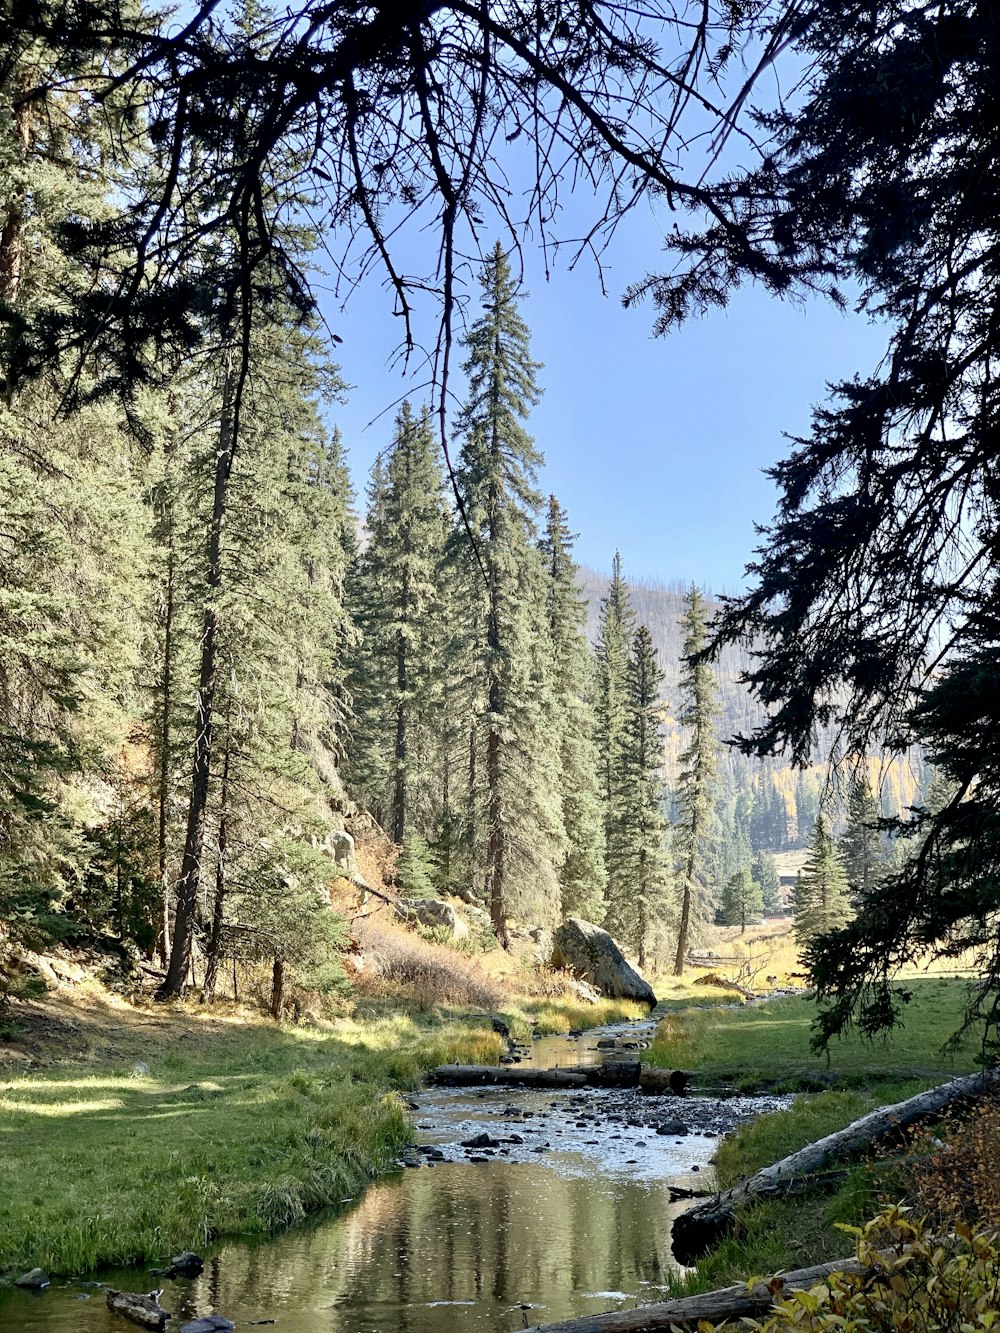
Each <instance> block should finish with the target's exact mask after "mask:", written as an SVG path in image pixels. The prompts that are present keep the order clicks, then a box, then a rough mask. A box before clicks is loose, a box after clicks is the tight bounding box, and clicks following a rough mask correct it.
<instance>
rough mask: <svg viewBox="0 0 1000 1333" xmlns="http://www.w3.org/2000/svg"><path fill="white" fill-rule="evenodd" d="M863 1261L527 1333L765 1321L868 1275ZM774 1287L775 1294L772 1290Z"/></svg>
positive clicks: (646, 1332)
mask: <svg viewBox="0 0 1000 1333" xmlns="http://www.w3.org/2000/svg"><path fill="white" fill-rule="evenodd" d="M865 1271H866V1269H865V1267H864V1266H863V1265H862V1264H860V1263H859V1262H858V1260H857V1259H831V1260H830V1261H829V1262H828V1263H825V1264H815V1265H814V1266H813V1267H812V1268H797V1269H795V1270H794V1271H793V1272H791V1273H783V1274H782V1275H781V1276H780V1277H775V1278H772V1279H771V1280H770V1282H763V1281H761V1282H755V1283H754V1284H753V1285H752V1286H751V1285H748V1284H747V1283H746V1282H740V1283H737V1285H736V1286H734V1287H722V1288H720V1289H719V1290H717V1291H703V1292H701V1293H700V1294H699V1295H697V1296H682V1297H680V1299H679V1300H675V1301H664V1302H663V1303H662V1304H659V1305H640V1306H638V1307H637V1308H636V1309H634V1310H615V1311H613V1312H612V1313H610V1314H591V1315H583V1316H582V1317H581V1318H579V1319H563V1320H561V1321H560V1322H559V1323H558V1324H537V1325H535V1327H533V1328H530V1329H528V1330H526V1333H659V1331H660V1330H662V1333H669V1331H670V1329H672V1328H673V1327H675V1326H677V1327H681V1328H682V1327H685V1326H687V1325H691V1326H697V1325H698V1324H699V1323H700V1322H701V1321H702V1320H707V1321H708V1323H710V1324H715V1325H721V1324H735V1323H737V1322H738V1321H739V1320H742V1319H760V1318H761V1317H762V1316H764V1315H766V1314H767V1313H768V1311H769V1310H770V1309H771V1308H772V1307H773V1305H774V1302H775V1300H776V1299H780V1298H781V1297H782V1296H783V1295H784V1294H785V1293H786V1292H789V1291H808V1290H809V1288H810V1287H814V1286H815V1285H816V1283H817V1282H822V1280H823V1278H825V1277H829V1275H830V1274H831V1273H863V1272H865ZM772 1287H773V1291H772Z"/></svg>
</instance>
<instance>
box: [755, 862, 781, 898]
mask: <svg viewBox="0 0 1000 1333" xmlns="http://www.w3.org/2000/svg"><path fill="white" fill-rule="evenodd" d="M751 873H752V874H753V877H754V879H755V880H756V882H757V884H758V885H759V886H760V895H761V903H762V906H763V910H764V912H765V913H774V912H778V911H780V910H781V878H780V876H779V875H778V867H777V864H776V863H775V860H774V857H773V856H772V855H771V853H770V852H758V853H757V855H756V856H755V857H754V858H753V866H752V870H751Z"/></svg>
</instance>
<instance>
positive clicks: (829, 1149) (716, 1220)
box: [673, 1070, 1000, 1263]
mask: <svg viewBox="0 0 1000 1333" xmlns="http://www.w3.org/2000/svg"><path fill="white" fill-rule="evenodd" d="M998 1089H1000V1070H990V1071H988V1072H985V1073H980V1074H968V1075H966V1076H965V1077H964V1078H956V1079H952V1080H951V1081H950V1082H948V1083H942V1084H939V1085H938V1087H936V1088H931V1089H929V1090H928V1091H927V1092H920V1093H917V1095H916V1096H915V1097H908V1098H907V1099H906V1101H903V1102H896V1103H895V1104H894V1105H892V1106H881V1107H879V1108H878V1110H875V1111H869V1112H868V1114H867V1115H863V1116H862V1117H861V1119H860V1120H855V1121H854V1122H853V1123H852V1124H850V1125H848V1126H847V1127H846V1129H841V1130H837V1132H836V1133H834V1134H827V1135H826V1136H825V1138H822V1139H817V1140H816V1142H815V1143H808V1144H806V1146H805V1147H804V1148H800V1149H799V1150H798V1152H793V1153H790V1154H789V1156H787V1157H783V1158H782V1159H781V1161H780V1162H775V1163H774V1164H773V1166H766V1167H764V1169H763V1170H761V1171H758V1172H757V1174H756V1175H754V1176H751V1177H750V1179H749V1180H745V1181H743V1183H742V1184H740V1185H735V1186H734V1187H733V1188H732V1189H729V1190H726V1191H725V1192H724V1193H722V1194H716V1195H714V1196H713V1197H712V1198H711V1199H708V1200H707V1201H706V1202H705V1203H700V1204H697V1205H696V1206H695V1207H694V1208H689V1209H688V1211H687V1212H685V1213H681V1215H680V1217H678V1218H677V1219H676V1220H675V1222H674V1227H673V1251H674V1254H675V1255H676V1257H677V1258H678V1259H679V1260H680V1262H681V1263H691V1262H692V1261H693V1260H695V1259H696V1258H697V1257H698V1256H699V1255H701V1254H704V1253H705V1251H706V1250H708V1249H710V1248H711V1246H712V1245H714V1244H715V1243H716V1241H718V1239H719V1238H720V1237H721V1236H722V1235H723V1234H724V1233H725V1232H726V1231H728V1230H729V1228H730V1227H731V1226H732V1225H733V1222H734V1221H735V1218H736V1211H737V1209H738V1208H740V1207H741V1206H742V1205H743V1204H745V1203H751V1202H754V1201H756V1200H759V1199H767V1198H774V1197H776V1196H780V1195H782V1194H787V1193H788V1192H789V1191H790V1190H795V1189H796V1188H797V1184H796V1182H799V1181H801V1178H802V1177H803V1176H813V1175H816V1174H817V1173H818V1172H821V1171H822V1170H823V1168H824V1167H826V1166H827V1165H828V1164H829V1163H832V1162H840V1161H843V1160H844V1159H846V1158H850V1157H856V1156H857V1155H858V1154H859V1153H862V1152H864V1151H865V1150H866V1149H868V1148H870V1147H872V1146H873V1145H874V1144H876V1143H882V1142H885V1141H886V1140H887V1139H891V1138H892V1137H894V1136H895V1135H898V1134H899V1133H900V1132H901V1131H902V1130H905V1129H908V1128H909V1127H910V1126H912V1125H917V1124H921V1123H923V1122H924V1121H927V1120H936V1119H937V1118H938V1117H939V1116H940V1115H942V1114H943V1113H944V1112H945V1111H947V1110H948V1109H949V1108H950V1107H954V1106H957V1105H960V1104H961V1103H962V1102H965V1101H969V1100H972V1099H975V1098H977V1097H982V1096H984V1095H986V1094H987V1093H990V1092H994V1091H996V1090H998Z"/></svg>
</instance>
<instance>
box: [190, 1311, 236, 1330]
mask: <svg viewBox="0 0 1000 1333" xmlns="http://www.w3.org/2000/svg"><path fill="white" fill-rule="evenodd" d="M235 1327H236V1325H235V1324H234V1323H233V1321H232V1320H231V1319H224V1318H223V1316H222V1315H221V1314H207V1315H203V1316H202V1318H201V1319H189V1320H188V1322H187V1323H186V1324H181V1333H229V1330H230V1329H233V1328H235Z"/></svg>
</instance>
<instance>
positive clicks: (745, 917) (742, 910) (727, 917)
mask: <svg viewBox="0 0 1000 1333" xmlns="http://www.w3.org/2000/svg"><path fill="white" fill-rule="evenodd" d="M763 910H764V895H763V893H762V892H761V887H760V885H759V884H758V883H757V881H756V880H755V879H754V878H753V876H752V875H751V873H750V871H749V870H748V869H747V868H746V867H745V866H744V868H743V869H742V870H737V871H736V873H735V874H733V875H730V877H729V879H728V880H726V883H725V886H724V888H723V890H722V903H721V905H720V909H719V911H720V914H721V916H722V924H723V925H726V926H739V927H740V933H741V934H742V933H743V931H744V930H746V928H747V925H748V924H750V923H751V922H753V921H756V920H757V918H758V917H759V916H760V914H761V912H762V911H763Z"/></svg>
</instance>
